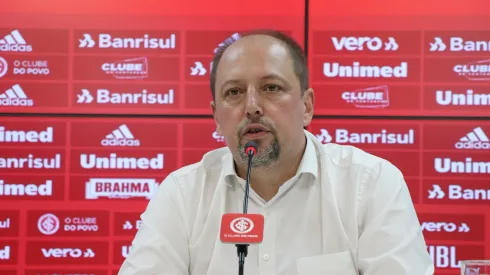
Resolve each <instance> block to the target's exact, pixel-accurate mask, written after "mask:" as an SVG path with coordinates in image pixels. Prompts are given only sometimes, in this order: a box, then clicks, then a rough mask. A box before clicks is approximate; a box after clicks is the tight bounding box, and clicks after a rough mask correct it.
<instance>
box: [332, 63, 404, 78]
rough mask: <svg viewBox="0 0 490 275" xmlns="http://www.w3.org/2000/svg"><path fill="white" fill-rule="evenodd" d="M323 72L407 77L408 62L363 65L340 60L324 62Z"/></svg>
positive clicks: (352, 75)
mask: <svg viewBox="0 0 490 275" xmlns="http://www.w3.org/2000/svg"><path fill="white" fill-rule="evenodd" d="M323 74H324V75H325V76H326V77H337V78H343V77H356V78H407V77H408V63H407V62H401V63H400V65H399V66H388V65H386V66H379V65H362V64H361V62H359V61H354V62H353V63H352V65H341V64H340V63H339V62H325V63H323Z"/></svg>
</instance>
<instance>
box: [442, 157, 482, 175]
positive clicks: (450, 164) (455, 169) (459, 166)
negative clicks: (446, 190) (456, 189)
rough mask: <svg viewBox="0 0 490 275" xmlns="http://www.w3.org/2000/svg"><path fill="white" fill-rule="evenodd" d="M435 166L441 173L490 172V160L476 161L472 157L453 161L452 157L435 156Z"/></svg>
mask: <svg viewBox="0 0 490 275" xmlns="http://www.w3.org/2000/svg"><path fill="white" fill-rule="evenodd" d="M434 168H435V170H436V171H437V172H438V173H441V174H445V173H453V174H490V162H488V161H487V162H483V161H478V162H475V161H473V160H472V159H471V158H466V159H465V161H453V160H452V159H451V158H444V159H442V158H435V159H434Z"/></svg>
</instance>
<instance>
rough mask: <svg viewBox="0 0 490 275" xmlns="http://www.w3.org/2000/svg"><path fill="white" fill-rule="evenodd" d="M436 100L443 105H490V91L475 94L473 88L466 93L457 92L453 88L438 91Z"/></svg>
mask: <svg viewBox="0 0 490 275" xmlns="http://www.w3.org/2000/svg"><path fill="white" fill-rule="evenodd" d="M436 102H437V104H439V105H443V106H448V105H452V106H490V93H486V94H474V91H473V90H470V89H468V90H466V93H455V92H453V91H451V90H446V91H441V90H438V91H436Z"/></svg>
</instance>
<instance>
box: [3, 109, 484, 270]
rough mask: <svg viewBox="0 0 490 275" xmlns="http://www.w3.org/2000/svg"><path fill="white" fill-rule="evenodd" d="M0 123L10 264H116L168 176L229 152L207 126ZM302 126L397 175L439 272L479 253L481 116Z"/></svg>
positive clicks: (176, 122)
mask: <svg viewBox="0 0 490 275" xmlns="http://www.w3.org/2000/svg"><path fill="white" fill-rule="evenodd" d="M0 128H1V129H2V131H0V137H1V138H0V149H1V150H0V152H1V155H0V169H1V170H0V198H1V199H0V207H1V209H2V211H0V231H1V237H0V240H1V241H3V243H2V244H1V245H2V246H1V249H2V250H1V254H0V255H1V256H2V257H3V259H4V260H5V261H4V262H3V263H4V264H3V265H5V266H6V267H7V266H13V267H14V268H15V267H16V266H17V267H20V268H24V267H29V265H31V264H32V265H36V267H38V265H43V264H56V265H62V266H64V265H66V266H67V267H68V266H69V267H73V266H74V267H83V266H82V264H83V263H85V262H88V263H90V264H93V266H92V265H91V266H92V267H94V268H100V267H101V266H103V267H104V268H109V269H111V270H112V268H117V266H118V265H119V264H120V263H121V261H122V260H123V259H124V257H125V255H127V252H128V251H130V249H131V248H130V241H131V239H132V238H133V236H134V234H135V233H136V231H137V229H138V228H139V227H140V226H141V220H140V214H141V212H142V211H143V210H144V209H145V207H146V204H147V202H148V200H149V199H150V198H151V197H152V196H153V194H154V192H155V191H156V190H157V188H158V186H159V185H160V183H161V182H162V181H163V180H164V179H165V177H166V176H167V175H168V173H170V172H171V171H172V170H174V169H175V168H177V167H182V166H184V165H187V164H191V163H193V162H196V161H199V160H200V159H201V158H202V156H203V154H204V153H206V152H208V151H209V150H212V149H215V148H220V147H224V146H225V145H226V144H225V141H224V137H223V136H220V135H219V134H218V133H217V132H216V127H215V124H214V121H213V120H212V119H183V118H179V119H171V118H168V119H163V118H159V119H154V118H153V119H150V118H29V117H3V118H0ZM308 130H310V131H311V132H312V133H313V134H314V135H315V136H316V138H317V139H318V140H319V141H321V142H322V143H324V144H328V143H337V144H342V145H352V146H356V147H358V148H360V149H362V150H366V151H367V152H370V153H373V154H376V155H378V156H380V157H383V158H386V159H387V160H388V161H390V162H392V163H393V164H395V165H396V166H397V167H399V168H400V170H401V171H402V172H403V174H404V176H405V181H406V183H407V185H408V188H409V191H410V194H411V196H412V198H413V201H414V203H415V205H416V208H417V212H418V213H419V214H420V221H421V226H422V230H423V232H424V234H426V238H427V241H428V249H429V251H431V253H432V254H431V255H432V256H433V257H434V261H436V262H437V263H438V267H439V268H440V269H441V270H442V269H443V270H445V271H454V270H455V269H456V268H457V266H458V264H459V262H458V261H459V260H463V259H467V258H471V257H487V255H488V250H489V247H490V244H489V242H488V241H489V240H490V236H489V232H490V231H489V230H488V228H490V217H489V213H490V211H489V210H490V208H489V207H490V188H489V186H490V181H489V178H490V177H489V174H490V153H489V152H490V140H489V138H488V136H489V135H490V121H471V122H469V121H425V120H424V121H421V120H402V121H394V120H365V119H364V120H362V119H358V120H348V121H346V120H341V119H319V118H315V119H314V120H313V123H312V125H311V126H310V127H309V128H308ZM13 144H15V147H12V146H14V145H13ZM13 149H15V150H16V152H20V153H21V154H13V153H11V152H13ZM41 153H42V154H41ZM53 155H59V158H58V160H57V161H53V160H52V159H53ZM24 160H25V161H24ZM53 163H57V165H59V166H60V167H61V168H60V169H51V168H50V166H51V165H53ZM40 200H42V201H43V204H42V205H40V204H39V201H40ZM62 240H69V241H73V243H70V245H71V246H66V245H63V246H61V244H63V243H62V242H61V241H62ZM82 240H86V241H87V242H83V241H82ZM75 241H76V243H75ZM56 244H60V246H56ZM78 244H80V245H78ZM25 249H31V250H32V251H34V252H35V255H36V256H35V257H33V258H32V259H28V258H27V257H26V254H25V253H26V252H25V251H26V250H25ZM97 255H101V256H97ZM43 257H44V258H43ZM62 258H66V260H67V261H61V260H60V259H62ZM43 259H46V261H45V262H44V261H43ZM78 259H80V260H78ZM90 259H93V261H92V260H90ZM14 262H15V263H14ZM78 264H80V266H78ZM46 268H49V267H48V266H46ZM442 274H443V273H442Z"/></svg>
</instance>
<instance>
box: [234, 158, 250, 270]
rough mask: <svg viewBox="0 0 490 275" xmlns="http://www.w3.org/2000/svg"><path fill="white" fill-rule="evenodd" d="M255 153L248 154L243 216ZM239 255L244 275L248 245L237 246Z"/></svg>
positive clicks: (240, 268)
mask: <svg viewBox="0 0 490 275" xmlns="http://www.w3.org/2000/svg"><path fill="white" fill-rule="evenodd" d="M253 155H254V153H253V152H252V151H249V152H248V167H247V178H246V180H245V197H244V198H243V214H247V210H248V193H249V189H250V170H251V169H252V158H253ZM235 246H236V248H237V254H238V275H243V266H244V264H245V257H247V255H248V246H249V245H248V244H236V245H235Z"/></svg>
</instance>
